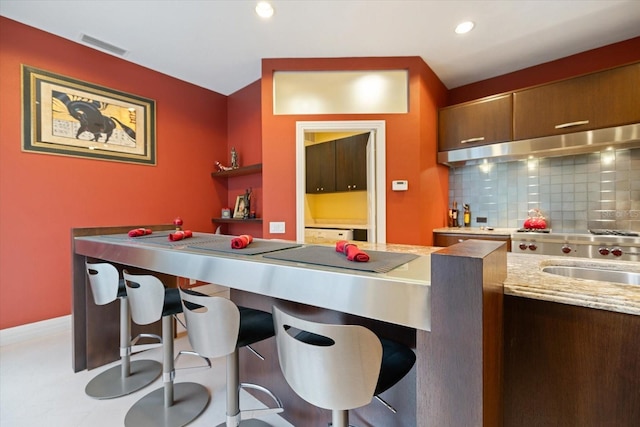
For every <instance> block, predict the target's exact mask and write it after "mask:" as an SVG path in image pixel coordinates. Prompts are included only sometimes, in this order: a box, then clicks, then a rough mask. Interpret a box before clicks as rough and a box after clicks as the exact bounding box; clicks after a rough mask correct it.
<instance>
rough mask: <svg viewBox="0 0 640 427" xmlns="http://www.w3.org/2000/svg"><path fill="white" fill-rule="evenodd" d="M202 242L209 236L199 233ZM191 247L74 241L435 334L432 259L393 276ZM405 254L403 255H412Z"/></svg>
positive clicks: (95, 253) (120, 257)
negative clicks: (432, 330)
mask: <svg viewBox="0 0 640 427" xmlns="http://www.w3.org/2000/svg"><path fill="white" fill-rule="evenodd" d="M198 236H201V237H205V236H207V234H204V233H194V237H198ZM190 242H191V241H190V240H183V241H181V242H180V243H182V244H180V243H178V244H176V245H172V246H161V245H158V244H150V243H145V240H144V239H140V240H134V239H130V238H126V237H123V238H120V239H118V238H114V237H110V236H107V237H105V236H87V237H77V238H76V239H75V252H76V253H77V254H79V255H84V256H88V257H92V258H97V259H102V260H106V261H111V262H116V263H121V264H125V265H131V266H134V267H138V268H144V269H146V270H149V271H155V272H159V273H165V274H170V275H173V276H177V277H186V278H189V279H194V280H199V281H202V282H207V283H216V284H220V285H224V286H229V287H232V288H234V289H237V290H241V291H246V292H253V293H256V294H260V295H265V296H269V297H273V298H282V299H286V300H289V301H294V302H300V303H304V304H310V305H314V306H317V307H322V308H327V309H332V310H336V311H341V312H344V313H349V314H354V315H358V316H362V317H366V318H371V319H375V320H381V321H385V322H389V323H393V324H396V325H402V326H408V327H412V328H415V329H419V330H425V331H429V330H430V329H431V323H430V322H431V320H430V306H431V304H430V298H431V296H430V295H431V292H430V280H431V271H430V257H428V256H419V257H418V258H416V259H414V260H412V261H410V262H408V263H407V264H405V265H403V266H401V267H399V268H396V269H394V270H391V271H390V272H388V273H371V272H363V271H355V270H350V269H345V268H334V267H324V266H318V265H308V264H304V265H301V264H299V263H296V262H287V261H278V260H274V259H267V258H264V257H263V256H262V255H242V254H240V253H238V254H235V253H226V252H215V251H207V250H203V249H197V248H192V247H190V246H189V245H190V244H191V243H190ZM404 249H405V250H402V252H411V250H409V249H408V248H404ZM380 250H383V249H380ZM434 250H435V248H434ZM398 251H399V250H396V252H398ZM422 252H424V253H430V251H429V250H426V251H422ZM414 253H415V252H414ZM419 255H420V254H419ZM275 283H277V284H278V286H274V284H275Z"/></svg>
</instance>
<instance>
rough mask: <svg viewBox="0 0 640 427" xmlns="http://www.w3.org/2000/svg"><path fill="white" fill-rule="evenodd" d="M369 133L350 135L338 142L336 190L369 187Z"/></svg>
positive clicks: (363, 189) (359, 189) (360, 189)
mask: <svg viewBox="0 0 640 427" xmlns="http://www.w3.org/2000/svg"><path fill="white" fill-rule="evenodd" d="M368 140H369V134H368V133H363V134H360V135H354V136H350V137H348V138H343V139H339V140H337V141H335V142H336V191H365V190H366V189H367V141H368Z"/></svg>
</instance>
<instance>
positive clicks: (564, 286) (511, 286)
mask: <svg viewBox="0 0 640 427" xmlns="http://www.w3.org/2000/svg"><path fill="white" fill-rule="evenodd" d="M547 265H564V266H576V267H597V268H604V269H609V270H622V271H631V272H637V273H640V263H637V262H632V261H600V260H592V259H588V258H566V257H557V256H545V255H530V254H517V253H509V254H508V256H507V280H506V281H505V282H504V293H505V295H513V296H519V297H525V298H533V299H539V300H544V301H552V302H558V303H563V304H571V305H577V306H582V307H589V308H598V309H602V310H609V311H617V312H620V313H627V314H635V315H640V286H638V285H626V284H621V283H611V282H600V281H593V280H585V279H575V278H569V277H564V276H559V275H556V274H551V273H544V272H542V267H544V266H547Z"/></svg>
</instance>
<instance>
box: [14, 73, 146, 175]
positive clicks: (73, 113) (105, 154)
mask: <svg viewBox="0 0 640 427" xmlns="http://www.w3.org/2000/svg"><path fill="white" fill-rule="evenodd" d="M155 111H156V110H155V101H154V100H151V99H147V98H143V97H141V96H138V95H132V94H128V93H124V92H120V91H118V90H115V89H110V88H107V87H104V86H99V85H97V84H93V83H88V82H84V81H81V80H76V79H74V78H71V77H67V76H62V75H58V74H55V73H52V72H50V71H45V70H41V69H38V68H34V67H31V66H28V65H24V64H23V65H22V126H23V129H22V151H25V152H36V153H41V154H54V155H63V156H72V157H83V158H90V159H99V160H111V161H119V162H128V163H136V164H144V165H149V166H155V165H156V124H155V114H156V113H155Z"/></svg>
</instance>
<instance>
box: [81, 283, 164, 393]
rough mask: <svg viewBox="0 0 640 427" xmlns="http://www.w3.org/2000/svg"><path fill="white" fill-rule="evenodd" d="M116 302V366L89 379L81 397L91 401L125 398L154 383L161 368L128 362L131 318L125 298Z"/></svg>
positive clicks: (129, 356) (149, 363)
mask: <svg viewBox="0 0 640 427" xmlns="http://www.w3.org/2000/svg"><path fill="white" fill-rule="evenodd" d="M118 299H119V300H120V365H117V366H114V367H112V368H109V369H107V370H106V371H104V372H102V373H101V374H99V375H97V376H96V377H95V378H93V379H92V380H91V381H89V383H88V384H87V386H86V387H85V393H86V394H87V395H88V396H89V397H93V398H94V399H113V398H116V397H121V396H126V395H127V394H131V393H133V392H134V391H138V390H140V389H141V388H144V387H146V386H147V385H149V384H151V383H152V382H154V381H155V379H156V378H158V377H159V376H160V373H161V372H162V365H161V364H160V363H158V362H156V361H155V360H136V361H133V362H131V317H130V314H129V303H128V301H127V297H126V296H124V297H119V298H118Z"/></svg>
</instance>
